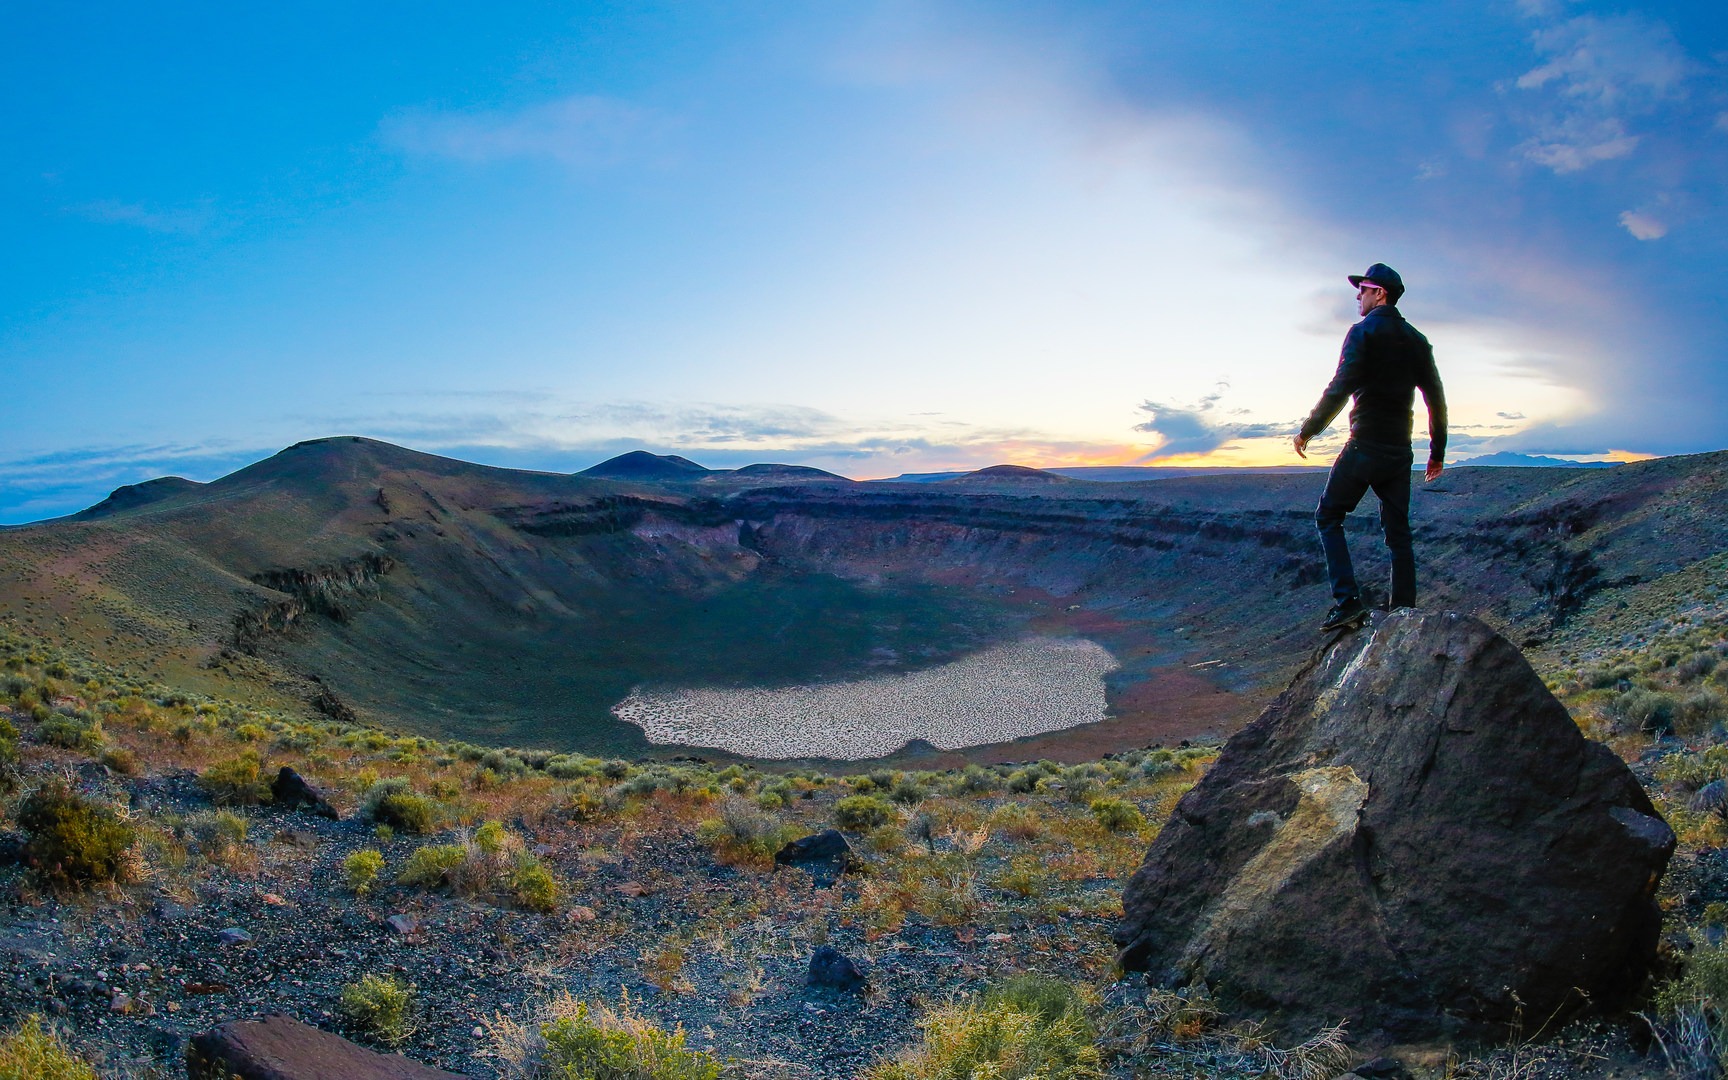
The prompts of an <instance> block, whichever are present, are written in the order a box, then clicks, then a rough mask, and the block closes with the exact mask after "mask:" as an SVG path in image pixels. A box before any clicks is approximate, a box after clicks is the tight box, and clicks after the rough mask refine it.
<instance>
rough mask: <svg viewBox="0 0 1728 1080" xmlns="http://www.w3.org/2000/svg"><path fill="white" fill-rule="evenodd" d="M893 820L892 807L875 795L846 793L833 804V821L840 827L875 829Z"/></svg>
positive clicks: (857, 829)
mask: <svg viewBox="0 0 1728 1080" xmlns="http://www.w3.org/2000/svg"><path fill="white" fill-rule="evenodd" d="M893 820H894V807H893V806H891V805H889V803H888V801H887V800H885V799H881V798H878V797H877V796H875V795H848V796H846V797H845V798H844V799H841V800H840V801H839V802H837V803H835V804H834V823H835V824H836V825H839V826H840V827H841V828H842V829H852V830H854V831H862V830H864V829H875V828H878V827H880V826H883V825H886V824H888V823H889V822H890V821H893Z"/></svg>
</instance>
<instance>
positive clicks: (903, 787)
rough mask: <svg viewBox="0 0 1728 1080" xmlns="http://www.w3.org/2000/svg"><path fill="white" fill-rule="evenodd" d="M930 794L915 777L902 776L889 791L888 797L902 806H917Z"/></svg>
mask: <svg viewBox="0 0 1728 1080" xmlns="http://www.w3.org/2000/svg"><path fill="white" fill-rule="evenodd" d="M929 794H930V793H929V791H927V790H926V789H925V787H924V785H923V784H922V783H920V782H919V781H918V779H917V778H916V777H913V776H902V777H901V778H900V779H898V780H896V781H894V786H893V787H892V788H889V789H888V797H889V798H890V799H893V800H894V801H895V802H897V803H899V804H900V805H901V806H916V805H917V804H918V803H921V802H923V801H924V799H925V797H926V796H928V795H929Z"/></svg>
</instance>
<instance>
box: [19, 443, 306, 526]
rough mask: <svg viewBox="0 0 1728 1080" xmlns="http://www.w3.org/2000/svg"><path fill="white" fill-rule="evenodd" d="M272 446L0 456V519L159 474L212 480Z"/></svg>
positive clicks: (63, 507) (76, 502) (65, 507)
mask: <svg viewBox="0 0 1728 1080" xmlns="http://www.w3.org/2000/svg"><path fill="white" fill-rule="evenodd" d="M278 449H280V447H270V448H268V449H260V448H252V447H242V446H240V445H239V444H235V443H228V442H212V443H207V444H191V443H154V444H143V443H140V444H133V445H122V446H105V447H92V448H88V449H80V450H66V451H58V452H54V453H46V454H29V455H22V456H18V457H12V458H0V524H19V523H22V522H27V521H37V520H40V519H42V518H44V517H51V516H57V515H61V514H70V513H74V512H76V511H78V510H82V509H84V508H85V507H87V506H91V505H93V504H95V503H97V502H99V501H101V500H102V498H103V497H105V496H106V495H107V494H108V493H109V492H110V491H112V490H114V489H115V488H117V487H122V486H124V485H126V484H136V483H140V482H142V481H145V480H152V479H155V478H156V477H159V476H184V477H186V478H187V479H189V480H214V479H215V478H216V477H218V476H221V475H223V474H224V473H228V472H232V471H233V470H235V469H237V468H240V467H241V466H244V465H247V464H249V463H251V462H253V461H257V460H258V459H259V458H262V457H265V456H267V455H269V454H271V453H274V452H275V451H276V450H278Z"/></svg>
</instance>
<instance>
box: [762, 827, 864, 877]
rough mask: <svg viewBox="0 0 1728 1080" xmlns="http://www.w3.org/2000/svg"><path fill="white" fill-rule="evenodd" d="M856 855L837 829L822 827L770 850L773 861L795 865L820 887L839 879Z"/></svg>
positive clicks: (780, 864)
mask: <svg viewBox="0 0 1728 1080" xmlns="http://www.w3.org/2000/svg"><path fill="white" fill-rule="evenodd" d="M856 859H857V856H855V855H853V854H852V845H851V844H848V843H847V842H846V837H845V836H844V835H843V834H842V833H841V832H840V830H839V829H823V830H822V831H821V832H819V833H813V834H811V835H809V836H805V837H801V838H799V839H797V840H794V841H792V842H791V843H789V844H787V845H786V846H785V847H783V848H781V849H780V850H779V851H776V852H775V853H774V863H775V865H777V866H796V867H798V868H799V869H801V870H803V871H804V872H806V873H808V874H809V875H810V877H811V878H812V879H813V880H814V881H815V883H816V884H817V885H820V886H822V887H824V888H827V887H828V886H831V885H833V884H834V883H835V882H836V881H839V880H840V875H841V874H844V873H845V872H846V871H847V870H849V869H851V868H852V865H853V863H854V862H855V861H856Z"/></svg>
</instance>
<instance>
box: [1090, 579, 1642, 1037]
mask: <svg viewBox="0 0 1728 1080" xmlns="http://www.w3.org/2000/svg"><path fill="white" fill-rule="evenodd" d="M1673 850H1674V834H1673V832H1672V831H1670V830H1669V828H1668V825H1667V823H1666V822H1664V821H1663V820H1662V819H1661V818H1660V817H1659V816H1657V814H1656V811H1655V809H1654V808H1653V807H1652V806H1651V804H1650V801H1649V799H1647V798H1646V797H1645V795H1644V792H1643V790H1642V789H1641V788H1640V787H1639V786H1638V783H1637V781H1636V780H1635V779H1634V778H1633V776H1632V774H1631V773H1630V771H1629V770H1627V768H1626V767H1625V765H1624V764H1622V763H1621V761H1620V760H1619V759H1618V758H1616V757H1615V756H1614V755H1613V753H1611V752H1610V751H1609V750H1608V749H1607V748H1606V747H1604V746H1602V745H1600V744H1598V743H1593V742H1590V741H1588V740H1586V739H1585V738H1584V737H1583V736H1582V735H1581V734H1580V733H1579V731H1578V729H1577V726H1576V725H1575V724H1573V722H1572V720H1571V719H1570V718H1569V717H1568V715H1567V713H1566V710H1565V708H1564V707H1563V706H1561V705H1560V703H1559V702H1557V701H1556V700H1555V699H1554V698H1553V696H1552V695H1550V694H1549V693H1548V691H1547V689H1546V687H1544V686H1543V685H1542V682H1541V680H1540V679H1538V678H1537V676H1536V674H1535V672H1533V671H1532V670H1531V669H1530V666H1529V664H1527V663H1526V662H1525V660H1524V658H1523V656H1522V655H1521V654H1520V653H1519V651H1518V650H1517V649H1516V648H1515V647H1514V646H1513V645H1512V644H1511V643H1510V642H1508V641H1506V640H1505V639H1504V638H1502V637H1500V636H1499V635H1497V634H1496V633H1494V631H1493V630H1491V629H1490V628H1489V627H1488V626H1486V625H1485V624H1483V623H1481V622H1479V621H1477V620H1475V619H1472V618H1468V617H1466V616H1460V615H1453V614H1442V613H1432V612H1420V611H1410V610H1405V611H1400V612H1397V613H1394V614H1392V615H1389V616H1386V617H1385V618H1383V619H1379V620H1377V621H1376V623H1375V625H1374V626H1373V627H1371V628H1367V629H1364V630H1361V631H1358V632H1356V633H1353V634H1345V635H1343V636H1341V637H1340V638H1339V639H1338V640H1336V641H1334V642H1333V643H1332V644H1330V645H1329V646H1327V647H1326V648H1325V649H1323V650H1322V651H1321V652H1320V654H1319V655H1318V656H1316V658H1315V659H1314V660H1313V661H1312V662H1311V663H1310V665H1309V666H1308V667H1307V668H1306V669H1305V670H1304V671H1303V672H1302V673H1301V674H1299V675H1298V676H1297V677H1296V680H1295V681H1294V682H1293V683H1292V684H1291V686H1290V688H1289V689H1288V690H1286V691H1285V692H1284V693H1283V694H1282V695H1281V696H1280V697H1279V698H1278V699H1277V700H1276V701H1274V702H1273V703H1272V705H1271V706H1270V707H1269V708H1267V710H1266V711H1265V713H1263V714H1262V715H1261V716H1260V718H1259V719H1258V720H1256V721H1255V722H1254V723H1253V724H1250V725H1249V726H1248V727H1246V728H1244V729H1243V730H1242V731H1241V732H1239V733H1238V734H1237V735H1236V736H1235V737H1234V738H1232V739H1231V740H1230V741H1229V743H1228V744H1227V745H1226V746H1225V747H1224V752H1223V754H1222V755H1221V756H1220V757H1219V759H1218V761H1217V763H1216V764H1214V765H1213V766H1212V768H1211V770H1210V771H1209V772H1208V773H1207V774H1206V777H1205V778H1204V779H1203V780H1202V781H1201V782H1200V783H1199V784H1198V785H1197V786H1196V787H1195V788H1194V789H1193V790H1192V791H1190V792H1189V793H1188V794H1187V795H1185V796H1184V797H1183V798H1182V801H1181V802H1180V803H1178V804H1177V806H1176V810H1175V812H1174V813H1173V814H1172V815H1171V817H1170V820H1169V822H1168V823H1167V824H1166V825H1165V827H1164V830H1163V832H1162V833H1160V834H1159V836H1158V839H1157V840H1156V841H1155V842H1154V843H1153V845H1152V848H1151V850H1150V851H1149V852H1148V853H1147V855H1146V860H1145V862H1144V863H1143V864H1142V865H1141V867H1140V869H1139V871H1138V872H1136V873H1135V875H1134V877H1133V879H1132V880H1131V881H1130V882H1129V885H1128V888H1127V891H1126V893H1125V895H1124V897H1123V912H1124V917H1123V920H1122V923H1121V925H1120V926H1119V927H1118V928H1117V931H1116V935H1115V936H1116V943H1117V944H1118V945H1120V946H1121V947H1122V952H1121V959H1122V962H1123V964H1124V965H1125V966H1126V967H1128V968H1130V969H1132V970H1145V971H1147V972H1148V977H1149V978H1150V979H1151V980H1152V981H1154V982H1157V983H1160V984H1162V985H1167V986H1178V985H1185V984H1187V983H1189V982H1190V981H1192V980H1195V979H1200V980H1204V981H1205V982H1206V983H1207V984H1208V985H1209V986H1210V987H1211V988H1212V989H1213V991H1214V993H1215V994H1217V995H1218V996H1219V998H1220V999H1221V1000H1222V1001H1223V1002H1224V1004H1225V1005H1226V1006H1227V1007H1228V1008H1231V1009H1232V1010H1234V1011H1237V1012H1245V1013H1252V1014H1257V1015H1261V1016H1264V1017H1268V1018H1270V1019H1272V1020H1273V1022H1274V1023H1275V1024H1284V1025H1287V1026H1289V1027H1292V1028H1294V1027H1296V1026H1297V1025H1307V1024H1310V1023H1313V1022H1315V1021H1336V1020H1338V1019H1340V1018H1345V1019H1348V1020H1349V1021H1350V1023H1351V1026H1352V1028H1353V1029H1354V1030H1356V1031H1370V1030H1373V1029H1375V1028H1381V1029H1384V1030H1385V1031H1387V1032H1388V1033H1391V1034H1394V1035H1398V1036H1400V1037H1421V1036H1426V1035H1437V1034H1448V1033H1456V1032H1460V1031H1470V1030H1475V1031H1481V1032H1484V1033H1487V1032H1491V1031H1493V1029H1495V1028H1496V1027H1497V1026H1499V1025H1504V1024H1508V1023H1512V1022H1514V1021H1515V1020H1516V1019H1518V1017H1519V1014H1520V1010H1521V1011H1522V1018H1523V1020H1524V1021H1525V1022H1526V1024H1528V1025H1530V1026H1532V1027H1534V1026H1537V1025H1541V1024H1543V1022H1544V1021H1547V1020H1548V1019H1549V1018H1550V1016H1552V1015H1554V1014H1555V1013H1557V1012H1561V1013H1564V1012H1566V1011H1568V1010H1571V1009H1574V1008H1576V1007H1579V1006H1581V1005H1584V1004H1585V1003H1586V1002H1585V1000H1584V999H1583V997H1582V996H1581V995H1580V993H1579V990H1582V991H1583V993H1584V994H1587V995H1588V998H1589V1002H1591V1003H1594V1004H1598V1005H1609V1006H1611V1005H1613V1004H1615V1003H1616V1002H1617V1001H1619V1000H1621V999H1623V998H1624V997H1625V996H1626V995H1627V994H1628V993H1630V992H1632V991H1633V990H1635V989H1636V988H1637V986H1638V983H1639V981H1640V979H1641V978H1642V977H1643V975H1644V972H1645V970H1646V968H1647V966H1648V964H1649V962H1650V960H1651V958H1652V957H1653V955H1654V952H1655V946H1656V939H1657V933H1658V930H1659V926H1660V914H1659V912H1658V910H1657V908H1656V905H1655V903H1654V900H1653V896H1654V893H1655V890H1656V885H1657V882H1658V881H1659V880H1660V878H1661V875H1662V872H1663V870H1664V869H1665V868H1666V867H1667V865H1668V857H1669V855H1670V854H1672V852H1673ZM1574 988H1577V989H1574Z"/></svg>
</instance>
